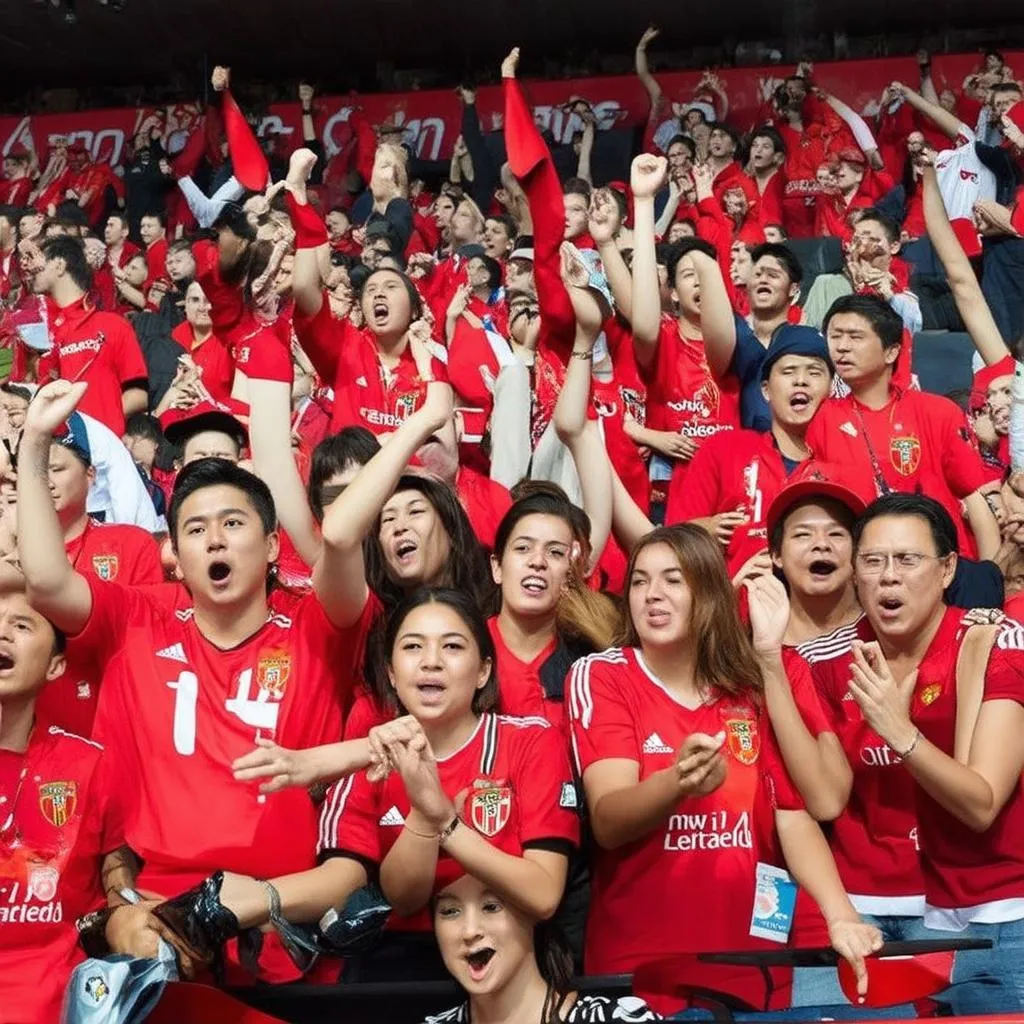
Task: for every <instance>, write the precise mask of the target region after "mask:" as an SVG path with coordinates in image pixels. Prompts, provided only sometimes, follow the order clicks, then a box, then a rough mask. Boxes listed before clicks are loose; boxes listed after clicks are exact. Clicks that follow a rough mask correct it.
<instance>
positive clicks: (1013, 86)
mask: <svg viewBox="0 0 1024 1024" xmlns="http://www.w3.org/2000/svg"><path fill="white" fill-rule="evenodd" d="M1000 92H1024V89H1021V87H1020V85H1019V83H1017V82H997V83H996V84H995V85H993V86H992V95H993V96H995V95H996V93H1000Z"/></svg>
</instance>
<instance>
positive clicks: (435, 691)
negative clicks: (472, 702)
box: [416, 676, 448, 708]
mask: <svg viewBox="0 0 1024 1024" xmlns="http://www.w3.org/2000/svg"><path fill="white" fill-rule="evenodd" d="M447 689H448V688H447V687H446V686H445V684H444V680H443V679H439V678H438V677H437V676H428V677H426V678H424V679H421V680H419V682H417V683H416V692H417V693H418V694H419V697H420V703H421V704H422V705H423V706H424V707H428V708H432V707H437V706H438V705H439V704H440V703H441V702H442V701H443V700H444V695H445V691H446V690H447Z"/></svg>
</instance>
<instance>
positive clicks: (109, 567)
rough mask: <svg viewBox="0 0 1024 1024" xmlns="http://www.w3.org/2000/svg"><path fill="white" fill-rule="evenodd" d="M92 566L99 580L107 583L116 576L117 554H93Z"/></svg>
mask: <svg viewBox="0 0 1024 1024" xmlns="http://www.w3.org/2000/svg"><path fill="white" fill-rule="evenodd" d="M92 567H93V569H95V570H96V575H97V576H98V577H99V578H100V579H101V580H104V581H106V582H107V583H109V582H110V581H111V580H113V579H116V578H117V569H118V560H117V555H93V556H92Z"/></svg>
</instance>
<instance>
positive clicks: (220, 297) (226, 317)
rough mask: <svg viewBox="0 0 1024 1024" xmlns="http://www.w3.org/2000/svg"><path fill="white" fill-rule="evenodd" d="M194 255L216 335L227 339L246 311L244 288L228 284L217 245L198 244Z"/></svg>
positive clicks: (197, 277) (206, 242)
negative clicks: (223, 276)
mask: <svg viewBox="0 0 1024 1024" xmlns="http://www.w3.org/2000/svg"><path fill="white" fill-rule="evenodd" d="M192 255H193V257H194V258H195V261H196V280H197V281H198V282H199V284H200V286H201V287H202V289H203V291H204V292H205V294H206V297H207V298H208V299H209V300H210V318H211V319H212V320H213V330H214V333H216V334H220V335H221V336H224V335H226V332H227V331H230V330H231V328H233V327H234V326H235V325H236V324H237V323H238V322H239V320H241V319H242V314H243V312H244V311H245V302H244V299H243V296H242V289H241V288H237V287H235V286H234V285H229V284H225V283H224V280H223V278H222V277H221V275H220V254H219V252H218V250H217V246H216V243H214V242H208V241H199V242H196V243H195V244H194V245H193V246H192Z"/></svg>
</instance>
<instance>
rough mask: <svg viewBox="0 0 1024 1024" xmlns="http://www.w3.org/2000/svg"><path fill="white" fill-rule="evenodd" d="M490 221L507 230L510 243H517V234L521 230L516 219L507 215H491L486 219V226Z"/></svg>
mask: <svg viewBox="0 0 1024 1024" xmlns="http://www.w3.org/2000/svg"><path fill="white" fill-rule="evenodd" d="M489 220H493V221H497V222H498V223H499V224H500V225H501V226H502V227H503V228H504V229H505V234H507V235H508V237H509V241H510V242H514V241H515V238H516V232H517V231H518V230H519V225H518V224H516V222H515V218H513V217H511V216H509V215H508V214H507V213H489V214H487V216H486V217H484V223H485V224H486V223H487V221H489Z"/></svg>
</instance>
